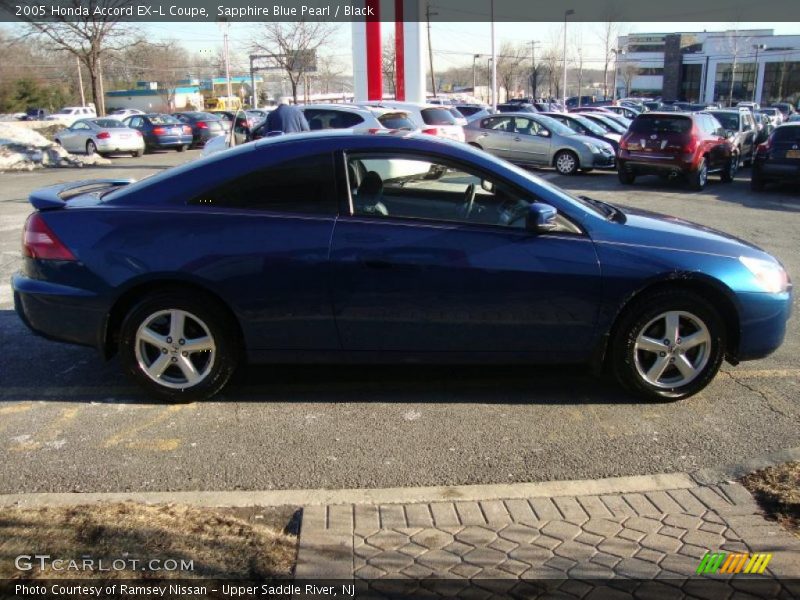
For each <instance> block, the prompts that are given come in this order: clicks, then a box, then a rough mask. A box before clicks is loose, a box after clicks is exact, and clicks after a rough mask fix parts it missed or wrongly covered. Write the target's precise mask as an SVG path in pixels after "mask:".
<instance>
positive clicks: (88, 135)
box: [55, 118, 144, 156]
mask: <svg viewBox="0 0 800 600" xmlns="http://www.w3.org/2000/svg"><path fill="white" fill-rule="evenodd" d="M55 141H56V143H57V144H59V145H60V146H61V147H63V148H64V150H67V151H69V152H85V153H86V154H88V155H90V156H91V155H92V154H95V153H96V154H101V155H103V154H114V153H124V154H130V155H131V156H141V155H142V153H143V152H144V138H143V137H142V134H141V133H140V132H138V131H136V130H135V129H130V128H129V127H127V126H126V125H124V124H123V123H122V122H121V121H118V120H117V119H112V118H100V119H81V120H79V121H75V122H74V123H73V124H72V125H71V126H70V127H68V128H67V129H62V130H61V131H59V132H58V133H57V134H56V135H55Z"/></svg>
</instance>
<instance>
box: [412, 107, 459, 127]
mask: <svg viewBox="0 0 800 600" xmlns="http://www.w3.org/2000/svg"><path fill="white" fill-rule="evenodd" d="M420 112H421V113H422V120H423V121H424V122H425V125H455V124H456V120H455V118H454V117H453V115H451V114H450V111H449V110H447V109H446V108H423V109H422V111H420Z"/></svg>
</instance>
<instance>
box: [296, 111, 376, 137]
mask: <svg viewBox="0 0 800 600" xmlns="http://www.w3.org/2000/svg"><path fill="white" fill-rule="evenodd" d="M304 114H305V117H306V119H307V120H308V126H309V127H310V128H311V130H312V131H316V130H319V129H349V128H350V127H355V126H356V125H358V124H360V123H363V122H364V119H363V118H362V117H361V116H360V115H357V114H355V113H351V112H347V111H343V110H323V109H319V108H308V109H306V110H305V111H304Z"/></svg>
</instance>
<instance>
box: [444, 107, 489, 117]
mask: <svg viewBox="0 0 800 600" xmlns="http://www.w3.org/2000/svg"><path fill="white" fill-rule="evenodd" d="M453 106H454V107H455V108H457V109H458V112H460V113H461V114H462V115H464V117H466V118H467V119H468V120H469V119H471V118H472V117H473V116H475V115H477V114H479V113H480V114H483V113H485V114H487V115H488V114H491V106H487V105H485V104H454V105H453ZM484 116H485V115H484Z"/></svg>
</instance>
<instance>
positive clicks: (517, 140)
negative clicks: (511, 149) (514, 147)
mask: <svg viewBox="0 0 800 600" xmlns="http://www.w3.org/2000/svg"><path fill="white" fill-rule="evenodd" d="M521 139H522V138H520V137H519V136H517V137H515V138H514V141H515V142H519V141H521Z"/></svg>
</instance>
